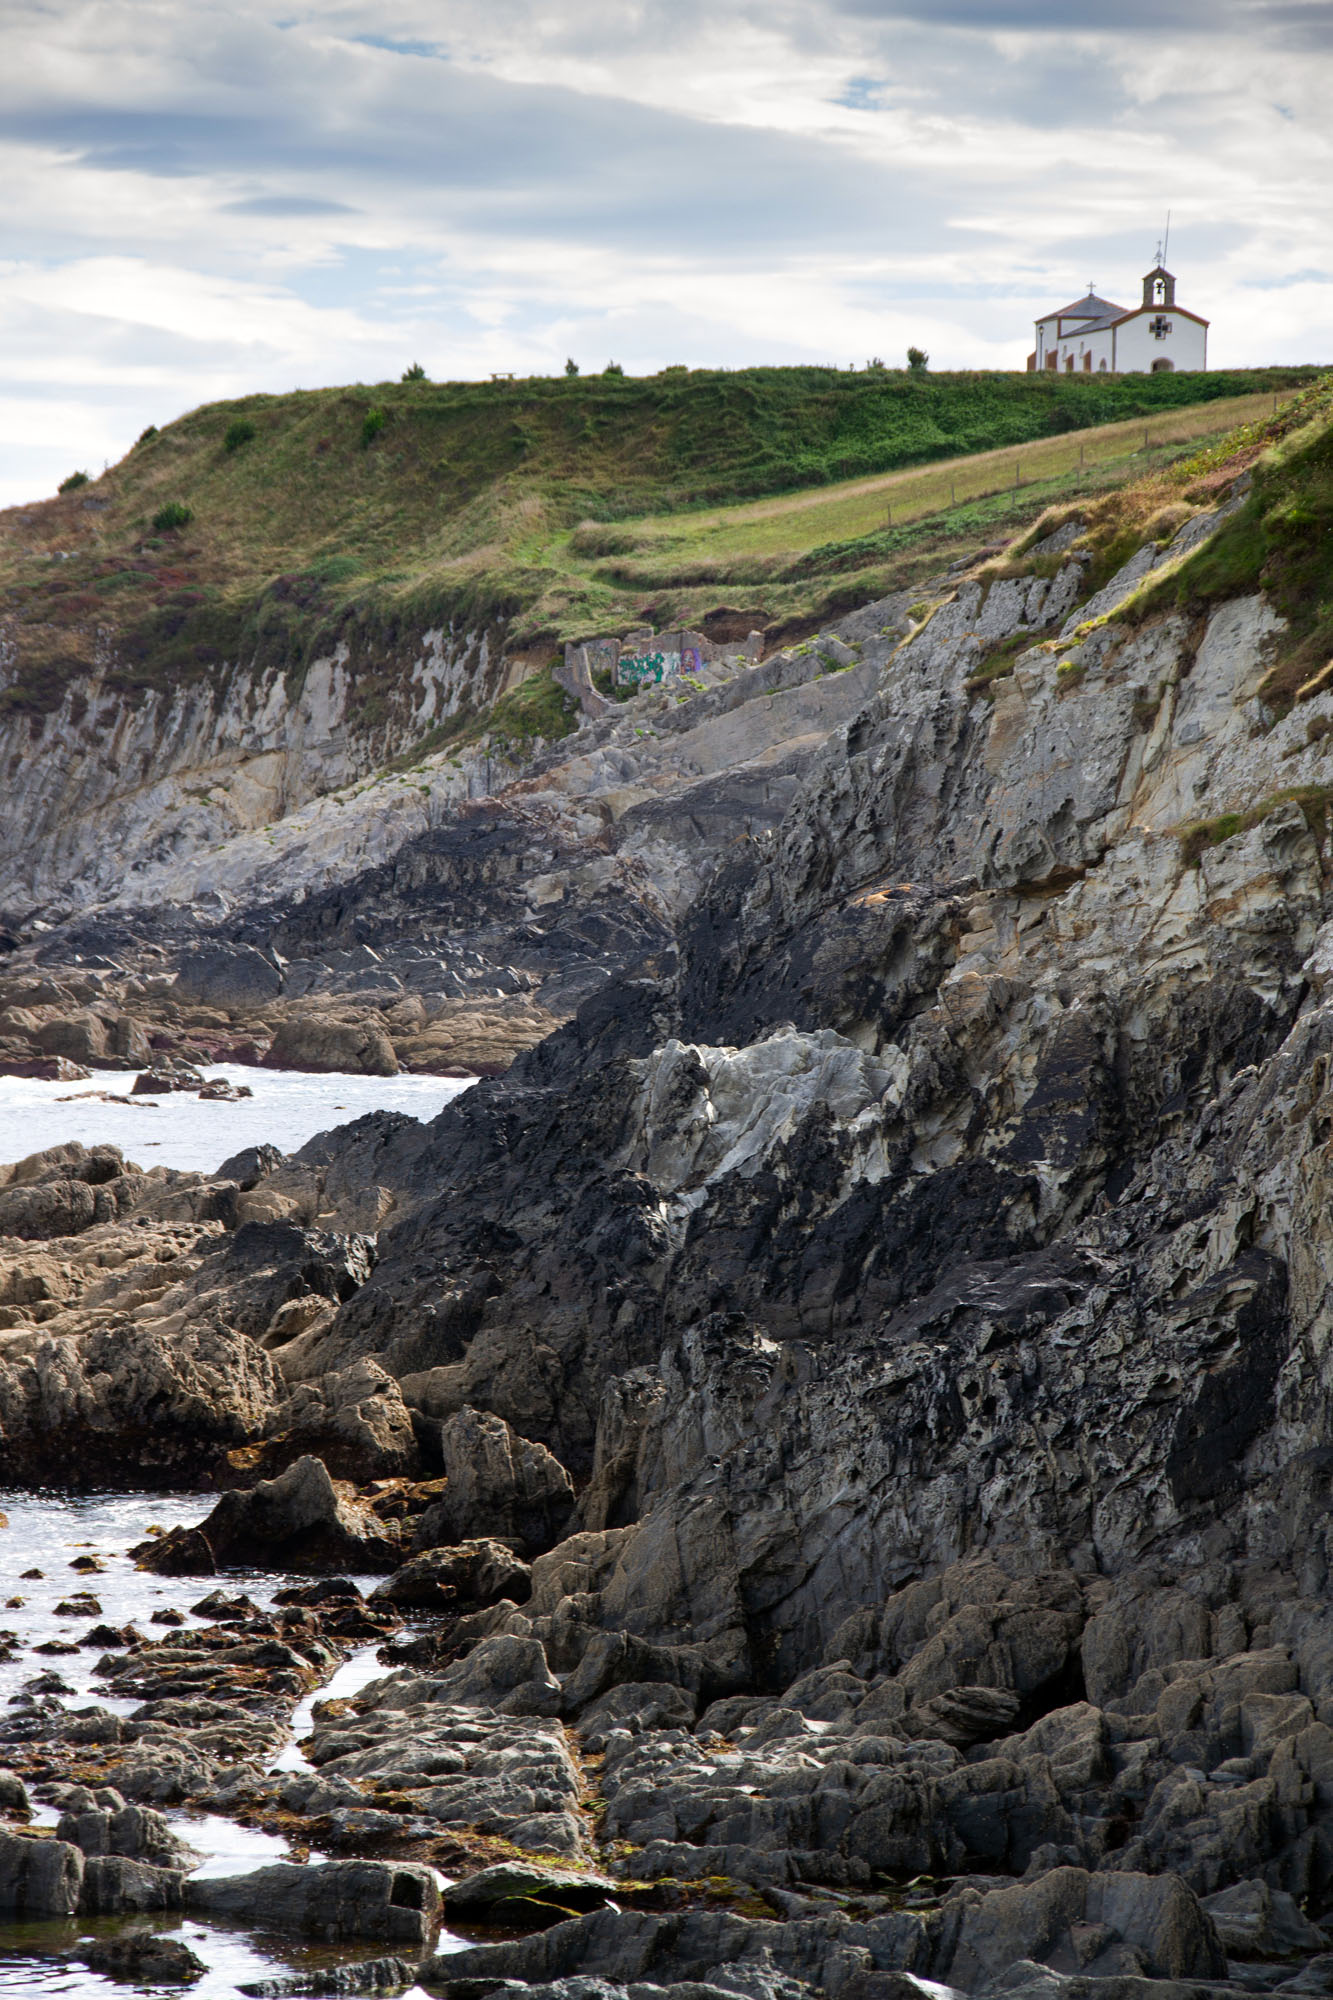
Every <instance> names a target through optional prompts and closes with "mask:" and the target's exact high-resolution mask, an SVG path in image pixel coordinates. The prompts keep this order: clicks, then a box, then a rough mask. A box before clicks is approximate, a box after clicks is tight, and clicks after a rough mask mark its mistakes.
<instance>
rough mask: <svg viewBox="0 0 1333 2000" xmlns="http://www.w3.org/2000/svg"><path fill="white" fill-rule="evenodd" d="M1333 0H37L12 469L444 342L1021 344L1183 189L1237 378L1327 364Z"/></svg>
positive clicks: (11, 117)
mask: <svg viewBox="0 0 1333 2000" xmlns="http://www.w3.org/2000/svg"><path fill="white" fill-rule="evenodd" d="M1331 21H1333V12H1331V10H1330V8H1329V7H1328V6H1327V5H1326V4H1324V0H1308V4H1303V5H1302V4H1286V5H1279V4H1271V0H1269V3H1268V4H1260V5H1255V4H1250V0H1217V4H1215V5H1210V6H1207V7H1205V6H1204V5H1203V4H1202V0H1175V3H1174V4H1171V5H1164V4H1160V3H1159V0H1151V4H1150V0H1127V4H1126V5H1125V6H1124V7H1122V8H1120V9H1117V10H1116V19H1115V32H1114V33H1106V34H1099V33H1079V34H1074V33H1071V32H1070V31H1069V26H1068V10H1067V8H1066V7H1065V6H1064V4H1063V0H1062V4H1061V5H1060V6H1058V7H1057V6H1056V5H1055V4H1054V0H943V4H936V0H894V4H889V0H824V3H823V4H820V0H815V4H810V0H765V4H761V0H717V4H713V5H710V6H708V7H704V6H703V5H701V4H699V0H639V4H637V5H635V6H633V7H626V6H625V5H624V4H623V0H582V4H580V5H579V6H577V7H575V6H573V5H571V4H568V0H547V4H544V5H543V6H541V7H537V6H534V5H533V4H532V0H486V4H484V5H483V4H481V0H451V4H450V6H449V8H448V9H447V10H445V9H442V8H441V7H440V6H439V4H438V0H375V4H373V5H372V4H370V0H320V4H311V5H305V6H302V5H300V4H299V0H288V4H287V5H286V6H285V7H282V8H281V9H280V8H279V7H278V6H277V4H276V0H211V4H210V5H209V6H208V7H207V8H200V7H198V6H197V5H195V6H192V5H189V4H187V0H41V3H40V4H39V0H9V4H8V5H7V7H6V8H5V10H4V14H3V19H2V20H0V117H2V119H3V130H4V134H5V137H4V140H3V145H2V146H0V174H3V178H4V184H5V187H6V192H7V203H6V223H5V231H4V235H3V237H0V258H3V259H4V260H5V261H4V262H3V263H2V264H0V330H2V332H3V338H4V342H5V347H4V351H5V354H6V360H7V366H6V371H5V373H6V395H5V401H4V404H3V407H0V441H3V442H4V443H5V446H6V449H5V457H4V474H3V480H2V481H0V497H8V498H17V497H21V496H22V495H26V494H27V493H29V492H30V491H31V485H30V482H31V480H32V479H33V478H36V477H37V476H38V473H39V471H40V476H41V478H42V479H43V480H45V481H47V482H48V484H49V483H52V482H53V481H54V478H55V477H56V476H57V474H58V472H59V471H60V470H62V469H68V466H69V465H70V464H72V463H82V462H83V461H84V460H85V459H87V458H90V457H92V458H95V459H97V460H98V462H99V463H100V458H101V457H105V456H114V455H118V453H119V452H120V451H121V450H123V449H124V448H125V447H127V446H128V444H129V443H130V442H132V440H133V438H134V437H135V436H136V435H137V433H138V431H139V430H140V429H142V427H143V425H144V424H145V423H147V422H149V421H161V420H162V419H163V418H164V417H169V416H171V415H172V414H175V413H176V412H177V411H179V410H180V409H181V408H183V407H187V406H190V405H192V404H195V403H198V402H200V401H203V400H207V399H211V398H214V397H218V396H225V395H232V394H238V393H242V392H244V391H248V390H253V389H282V388H285V387H289V386H292V385H294V384H297V383H305V384H311V383H314V382H318V381H336V380H340V379H343V380H347V379H366V380H375V379H383V377H384V376H385V375H388V374H396V373H397V372H399V371H400V369H401V367H402V366H403V365H405V364H406V362H407V361H408V360H411V359H414V358H420V359H421V360H422V361H424V362H425V363H426V365H427V366H428V367H429V368H430V370H431V372H432V373H434V374H436V375H439V376H463V375H482V374H485V373H486V372H487V371H488V370H489V369H491V368H500V367H503V368H514V369H515V370H518V371H522V370H525V369H536V370H540V369H556V368H559V367H560V366H561V365H562V364H563V360H564V356H565V354H566V353H569V352H571V351H574V352H575V354H576V358H578V359H580V360H581V361H582V362H583V363H584V365H585V366H600V365H602V363H603V362H604V361H605V360H606V359H607V358H609V357H610V356H611V355H614V356H615V358H616V359H617V360H619V361H621V362H622V363H623V364H624V365H625V366H626V367H628V368H630V369H632V370H635V369H650V368H655V367H657V366H661V365H664V364H667V363H670V362H682V361H683V362H688V363H693V364H707V363H720V364H723V365H739V364H742V363H744V362H746V361H790V360H800V359H810V360H839V361H849V360H851V359H853V358H857V359H864V358H865V357H866V356H868V355H869V354H872V353H879V354H883V355H884V356H885V357H886V358H888V359H890V360H893V359H896V358H897V356H898V354H899V353H900V352H901V350H902V348H903V347H904V346H905V345H906V343H907V341H908V340H909V339H910V340H913V341H916V342H918V343H919V344H921V345H923V346H926V347H928V348H929V349H930V351H931V353H932V355H933V357H934V359H935V362H936V364H937V365H939V366H948V365H951V364H952V365H959V366H1021V365H1022V359H1023V356H1024V355H1025V353H1026V351H1027V346H1028V336H1029V332H1030V321H1031V318H1032V316H1033V314H1034V313H1035V312H1036V311H1037V310H1039V309H1044V308H1045V307H1046V306H1047V305H1049V304H1050V303H1051V301H1052V299H1053V298H1055V297H1057V296H1064V295H1066V294H1068V293H1070V292H1071V291H1073V290H1075V289H1079V288H1081V286H1082V284H1083V282H1084V281H1085V280H1086V278H1087V277H1088V276H1089V275H1094V274H1095V276H1096V278H1097V280H1098V283H1099V284H1100V286H1101V287H1102V288H1103V289H1104V290H1105V291H1106V292H1107V293H1109V294H1110V295H1111V296H1120V297H1126V296H1132V294H1133V292H1134V289H1135V286H1136V281H1137V276H1138V273H1139V272H1140V271H1141V270H1142V269H1143V268H1144V265H1145V263H1146V261H1147V258H1148V255H1149V253H1150V252H1151V250H1152V247H1153V242H1154V240H1155V237H1156V236H1157V234H1158V233H1159V232H1160V229H1161V226H1162V222H1163V220H1164V217H1165V211H1166V209H1167V207H1168V206H1169V207H1171V208H1172V209H1173V210H1174V218H1175V219H1174V222H1173V231H1172V242H1173V253H1174V254H1173V261H1174V262H1175V263H1176V264H1177V268H1178V270H1179V271H1180V274H1181V279H1182V298H1184V299H1185V300H1186V301H1187V302H1192V303H1194V304H1195V305H1196V306H1197V307H1198V309H1200V310H1203V311H1205V312H1207V313H1209V314H1210V315H1211V316H1212V318H1213V321H1214V332H1213V346H1212V357H1213V360H1214V363H1215V365H1226V364H1231V365H1244V364H1257V363H1262V362H1265V361H1270V360H1274V361H1277V360H1283V361H1287V360H1294V359H1307V358H1313V359H1321V358H1327V356H1328V347H1329V332H1330V313H1329V299H1330V287H1329V284H1328V282H1327V281H1326V280H1325V279H1323V278H1321V277H1320V276H1319V275H1318V274H1319V273H1320V272H1322V271H1323V270H1325V269H1326V267H1327V264H1328V258H1327V254H1326V241H1325V238H1326V223H1325V220H1324V207H1325V190H1326V188H1327V186H1328V182H1329V178H1330V174H1329V169H1330V140H1329V135H1328V130H1327V120H1326V115H1325V111H1324V106H1325V105H1326V103H1327V100H1328V93H1329V85H1330V82H1331V81H1333V78H1331V76H1330V69H1331V68H1333V56H1331V55H1330V44H1331V43H1333V26H1331ZM1302 274H1304V275H1302ZM1310 274H1314V275H1310ZM1256 279H1264V280H1273V281H1278V282H1277V283H1276V285H1275V288H1274V289H1271V290H1267V291H1260V290H1258V289H1256V285H1255V281H1256ZM1285 280H1291V281H1292V282H1283V281H1285ZM43 453H45V454H46V456H45V457H42V456H41V454H43ZM34 454H37V456H34ZM24 482H29V483H28V484H25V483H24Z"/></svg>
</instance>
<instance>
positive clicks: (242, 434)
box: [222, 417, 256, 451]
mask: <svg viewBox="0 0 1333 2000" xmlns="http://www.w3.org/2000/svg"><path fill="white" fill-rule="evenodd" d="M255 434H256V433H255V427H254V425H253V424H252V423H251V422H250V419H249V418H248V417H237V419H236V421H235V423H234V424H228V425H227V434H226V436H225V437H224V438H223V440H222V442H223V445H224V447H225V448H226V450H228V451H239V450H240V448H241V446H242V445H243V444H249V442H250V440H251V438H252V437H254V436H255Z"/></svg>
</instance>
